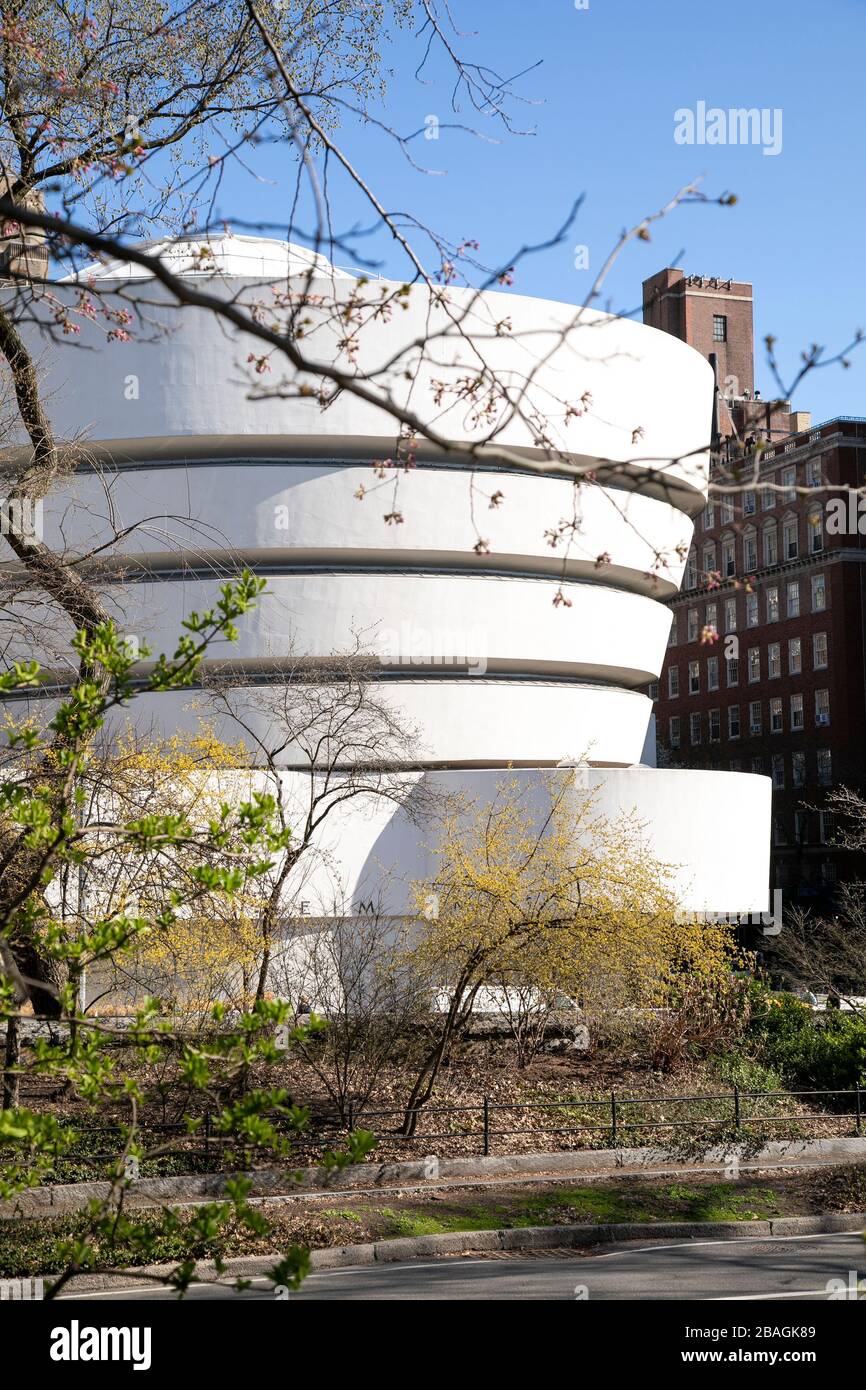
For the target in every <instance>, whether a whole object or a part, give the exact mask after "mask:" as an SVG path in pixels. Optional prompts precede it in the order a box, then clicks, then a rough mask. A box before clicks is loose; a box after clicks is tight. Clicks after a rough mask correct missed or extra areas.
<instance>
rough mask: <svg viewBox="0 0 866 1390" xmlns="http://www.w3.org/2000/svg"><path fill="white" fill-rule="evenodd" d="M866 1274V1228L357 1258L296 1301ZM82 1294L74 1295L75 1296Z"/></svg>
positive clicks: (703, 1293)
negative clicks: (523, 1252)
mask: <svg viewBox="0 0 866 1390" xmlns="http://www.w3.org/2000/svg"><path fill="white" fill-rule="evenodd" d="M852 1271H853V1272H854V1274H855V1275H856V1278H857V1279H858V1280H863V1281H866V1245H864V1242H863V1239H862V1237H861V1236H860V1235H859V1234H853V1235H849V1234H846V1235H821V1236H788V1237H778V1238H776V1239H765V1240H743V1239H741V1240H725V1241H681V1242H677V1243H676V1244H667V1245H656V1246H650V1245H646V1246H641V1247H634V1246H631V1247H629V1248H628V1249H623V1248H620V1249H618V1250H611V1251H608V1252H607V1253H604V1254H599V1255H590V1256H579V1255H574V1254H571V1253H566V1252H563V1253H561V1254H559V1255H558V1256H551V1255H548V1254H544V1255H539V1256H538V1257H537V1258H526V1257H524V1256H518V1257H515V1258H512V1257H508V1258H487V1257H484V1256H466V1257H462V1258H460V1257H457V1258H451V1259H442V1260H432V1261H412V1262H407V1263H406V1264H386V1265H373V1266H359V1267H357V1268H354V1269H340V1270H322V1271H321V1272H320V1273H318V1274H312V1275H311V1276H310V1277H309V1278H308V1279H307V1280H306V1282H305V1283H304V1285H303V1288H302V1289H301V1290H300V1292H299V1293H297V1294H292V1296H291V1297H292V1301H297V1300H299V1299H300V1300H306V1299H368V1300H369V1299H375V1300H379V1299H398V1298H399V1299H423V1300H431V1299H433V1300H461V1301H462V1300H465V1299H486V1300H499V1299H523V1300H526V1299H530V1300H531V1299H554V1300H560V1299H569V1300H573V1299H575V1298H576V1297H581V1298H589V1299H590V1300H598V1299H604V1300H608V1299H675V1300H679V1299H698V1300H703V1299H745V1300H752V1299H754V1300H764V1299H773V1300H780V1301H785V1300H789V1299H819V1300H823V1299H827V1297H828V1287H827V1286H828V1281H830V1280H834V1279H836V1280H841V1281H842V1284H843V1285H847V1284H848V1283H849V1281H850V1279H851V1278H852V1277H853V1276H852V1273H851V1272H852ZM172 1296H173V1295H171V1294H169V1293H167V1292H166V1291H165V1290H163V1289H151V1290H141V1289H139V1290H117V1291H113V1292H112V1293H101V1294H87V1295H78V1298H79V1299H81V1298H95V1299H106V1298H112V1299H116V1298H124V1299H136V1300H140V1301H147V1300H150V1299H154V1298H159V1299H165V1298H169V1297H172ZM189 1296H190V1297H192V1298H196V1299H202V1298H203V1299H225V1298H245V1299H256V1300H261V1299H267V1300H271V1301H273V1298H274V1295H273V1293H272V1292H271V1290H270V1288H269V1287H265V1285H264V1281H261V1280H255V1281H253V1287H252V1288H251V1289H250V1290H249V1291H247V1292H245V1293H243V1294H237V1293H235V1292H234V1291H233V1290H231V1289H226V1288H217V1287H214V1286H201V1287H198V1288H194V1289H192V1290H191V1291H190V1295H189ZM75 1297H76V1296H75V1295H74V1294H70V1295H68V1298H69V1299H70V1300H72V1299H75Z"/></svg>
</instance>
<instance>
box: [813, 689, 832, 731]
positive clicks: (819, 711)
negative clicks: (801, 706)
mask: <svg viewBox="0 0 866 1390" xmlns="http://www.w3.org/2000/svg"><path fill="white" fill-rule="evenodd" d="M815 723H816V724H829V723H830V692H829V690H816V691H815Z"/></svg>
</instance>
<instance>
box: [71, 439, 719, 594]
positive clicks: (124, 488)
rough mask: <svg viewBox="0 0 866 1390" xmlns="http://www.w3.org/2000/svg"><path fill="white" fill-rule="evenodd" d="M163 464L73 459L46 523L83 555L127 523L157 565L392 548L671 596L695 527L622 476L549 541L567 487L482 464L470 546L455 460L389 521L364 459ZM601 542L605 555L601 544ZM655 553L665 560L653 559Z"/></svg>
mask: <svg viewBox="0 0 866 1390" xmlns="http://www.w3.org/2000/svg"><path fill="white" fill-rule="evenodd" d="M177 449H178V457H177V459H176V460H174V461H171V462H168V463H166V464H164V465H162V466H160V467H154V466H151V467H148V466H146V465H142V464H137V465H134V466H128V467H126V468H118V469H116V468H115V467H113V466H112V465H107V466H105V467H104V468H103V469H101V470H100V471H99V472H92V471H90V470H88V471H83V472H80V473H79V474H78V475H77V476H76V477H75V478H74V479H73V480H70V482H69V483H68V485H67V486H66V487H65V488H64V492H63V493H62V494H55V495H53V496H52V497H51V498H49V499H48V500H47V501H46V503H45V508H44V534H45V539H46V541H47V542H48V544H50V545H51V546H53V547H59V546H61V545H62V546H64V547H67V548H68V549H69V551H70V552H71V553H74V554H76V555H80V554H83V553H85V552H86V551H87V550H89V549H91V548H93V547H94V546H96V545H100V544H102V543H104V542H105V541H106V540H107V539H109V538H110V536H111V534H112V528H116V529H122V528H125V527H135V529H134V530H133V531H131V532H130V534H129V535H127V536H125V537H124V539H123V541H122V543H121V545H120V546H119V551H120V553H121V554H122V555H123V556H130V555H135V556H140V557H141V558H142V561H145V560H147V561H149V562H150V564H151V566H152V567H154V568H164V567H165V566H167V565H171V564H172V562H173V561H175V560H176V557H177V555H178V554H185V555H186V558H187V559H188V560H190V561H193V560H194V559H195V558H196V557H202V560H203V562H206V561H208V560H209V559H212V558H213V557H214V556H215V555H217V554H220V553H224V552H225V550H226V549H229V550H230V551H231V552H232V553H233V554H236V555H238V556H240V557H242V558H243V557H244V556H247V555H251V556H252V557H253V558H254V559H255V561H256V562H257V563H258V564H261V565H263V564H269V565H275V564H280V563H283V564H285V563H295V564H299V563H304V564H314V563H318V564H328V563H335V562H342V563H344V564H345V563H350V564H365V563H366V564H376V563H381V562H382V561H383V560H387V561H388V562H389V563H396V562H397V561H399V562H402V563H404V564H418V563H423V564H427V565H432V566H448V565H451V566H453V565H459V566H460V567H461V568H463V569H472V570H476V571H479V572H486V571H488V570H496V571H502V570H508V571H512V572H518V573H524V572H531V573H545V574H548V575H550V576H552V577H554V578H558V577H559V575H560V574H561V573H562V570H563V565H565V570H566V573H567V574H569V575H571V576H575V577H578V576H583V577H591V578H592V579H594V580H596V579H597V580H599V581H601V582H603V583H606V584H615V585H620V584H621V585H625V586H626V587H629V588H637V589H639V590H641V591H643V592H647V593H650V594H652V596H653V597H656V598H665V597H668V596H669V595H670V594H672V593H674V592H675V591H676V589H677V588H678V587H679V584H680V581H681V578H682V571H683V566H684V564H685V555H686V553H687V551H688V546H689V544H690V542H691V536H692V529H693V527H692V522H691V520H690V519H689V517H688V516H686V515H684V513H683V512H681V511H680V510H678V509H677V508H676V507H673V506H671V504H670V503H668V502H665V501H663V500H657V499H653V498H650V497H646V496H643V495H642V494H641V493H638V492H627V491H623V490H622V489H619V488H606V487H602V486H596V487H587V488H585V489H583V490H582V492H581V493H580V494H579V498H578V517H579V522H580V527H581V530H580V531H579V532H578V534H577V535H576V536H575V537H574V538H573V539H572V541H571V544H570V546H569V548H568V553H567V554H566V550H565V546H560V547H558V548H557V549H555V550H553V549H551V547H550V545H549V544H548V543H547V542H546V540H545V530H546V529H547V528H548V527H550V526H552V525H555V524H557V523H558V522H559V520H560V519H561V518H564V517H567V516H569V515H570V514H571V511H572V509H573V507H574V500H575V499H574V492H573V488H572V485H571V483H569V482H566V481H564V480H562V479H560V478H545V479H542V480H538V479H535V478H527V477H525V476H521V475H514V476H510V477H508V478H505V479H503V478H501V477H498V476H497V475H495V474H490V473H484V472H482V473H477V474H476V475H475V482H476V485H477V486H478V488H479V489H480V490H481V491H482V492H483V493H487V494H489V493H490V492H492V491H494V490H495V489H497V488H501V489H502V490H503V491H504V493H505V499H506V500H505V504H504V505H503V506H501V507H500V508H497V509H491V508H490V507H489V506H487V504H486V503H485V502H484V499H483V496H482V498H481V508H480V509H481V510H482V513H483V516H482V520H483V529H484V535H485V538H486V539H488V540H489V542H490V551H491V553H490V554H489V555H486V556H485V555H477V554H475V553H474V551H473V546H474V544H475V541H476V538H477V537H476V534H475V532H474V531H473V528H472V524H471V518H470V508H469V504H470V491H469V490H470V478H469V476H467V474H466V472H465V471H463V470H458V469H449V470H446V469H444V468H441V467H440V468H437V467H435V466H429V467H426V468H422V469H419V470H418V471H417V472H416V473H414V474H413V476H412V478H411V479H410V480H409V482H408V483H407V485H406V490H405V493H404V497H405V520H404V522H403V523H402V524H401V525H394V526H386V525H385V524H384V521H383V516H382V510H383V509H382V504H381V501H380V499H379V498H378V497H377V496H375V495H372V496H369V497H367V498H366V499H365V500H364V501H359V500H358V499H357V497H356V496H355V493H356V492H357V490H358V487H359V486H360V485H361V484H367V485H369V483H370V467H369V464H367V465H361V464H359V463H355V464H323V463H317V462H314V461H308V462H307V463H300V462H295V461H293V460H292V459H291V458H286V459H285V460H282V461H280V462H275V461H274V460H272V459H271V460H269V459H260V458H255V457H253V458H248V459H238V458H230V459H229V458H227V459H224V460H221V461H219V460H217V461H207V460H206V459H204V460H198V459H191V458H190V457H189V456H188V455H187V454H184V451H183V447H182V441H178V444H177ZM603 555H607V556H609V557H610V558H609V562H608V561H607V560H606V561H605V562H604V564H603V565H602V566H599V565H598V563H597V562H598V560H599V557H600V556H603ZM659 555H661V556H662V557H664V558H663V562H662V563H661V564H659V563H658V556H659Z"/></svg>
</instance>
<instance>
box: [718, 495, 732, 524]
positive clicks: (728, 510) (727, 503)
mask: <svg viewBox="0 0 866 1390" xmlns="http://www.w3.org/2000/svg"><path fill="white" fill-rule="evenodd" d="M719 515H720V517H721V519H722V525H723V526H724V525H725V523H726V522H728V521H733V519H734V499H733V497H732V496H731V494H730V493H729V492H723V493H722V497H721V501H720V502H719Z"/></svg>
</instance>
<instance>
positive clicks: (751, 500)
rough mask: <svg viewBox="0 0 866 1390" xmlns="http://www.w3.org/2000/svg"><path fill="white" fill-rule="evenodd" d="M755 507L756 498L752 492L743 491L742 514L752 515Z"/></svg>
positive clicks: (755, 509)
mask: <svg viewBox="0 0 866 1390" xmlns="http://www.w3.org/2000/svg"><path fill="white" fill-rule="evenodd" d="M757 509H758V508H757V499H756V497H755V494H754V492H752V491H751V490H747V491H746V492H744V493H743V515H744V516H754V515H755V512H756V511H757Z"/></svg>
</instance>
